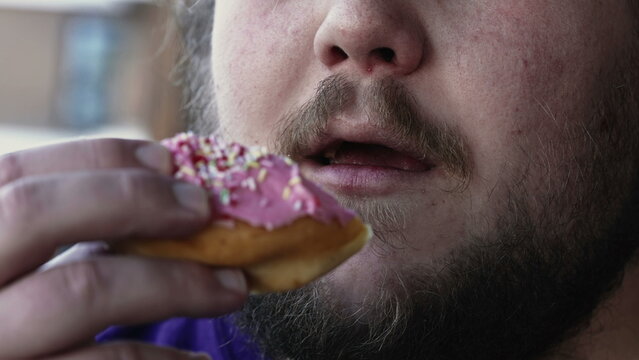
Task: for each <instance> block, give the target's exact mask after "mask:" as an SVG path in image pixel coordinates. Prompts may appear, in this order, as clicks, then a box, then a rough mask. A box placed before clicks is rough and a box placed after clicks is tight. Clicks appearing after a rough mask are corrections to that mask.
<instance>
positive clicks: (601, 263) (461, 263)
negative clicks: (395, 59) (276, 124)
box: [183, 0, 639, 360]
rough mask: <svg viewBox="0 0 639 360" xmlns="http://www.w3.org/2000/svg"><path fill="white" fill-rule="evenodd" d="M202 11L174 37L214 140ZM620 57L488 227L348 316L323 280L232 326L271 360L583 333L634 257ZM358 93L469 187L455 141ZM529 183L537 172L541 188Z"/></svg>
mask: <svg viewBox="0 0 639 360" xmlns="http://www.w3.org/2000/svg"><path fill="white" fill-rule="evenodd" d="M213 3H214V2H213V1H211V0H202V1H201V2H198V3H197V6H198V7H199V9H198V11H193V12H190V16H191V17H189V18H188V21H187V20H185V21H184V24H187V25H188V24H199V26H200V27H201V28H196V27H187V28H186V30H185V32H184V34H185V35H186V37H187V41H186V42H185V43H186V44H187V49H186V50H187V58H186V59H189V60H188V62H186V63H184V65H185V67H184V68H183V70H184V72H183V73H184V76H185V83H186V84H188V85H190V86H186V87H185V92H186V93H185V97H186V99H187V104H188V105H189V106H188V107H187V110H188V112H187V117H188V119H189V123H190V125H191V126H190V127H191V129H193V130H196V131H200V132H206V133H208V132H211V131H212V130H214V126H213V122H211V121H210V119H211V118H212V115H211V114H212V113H213V112H214V110H213V106H212V104H211V99H212V97H211V94H212V92H211V90H210V89H211V87H210V83H209V81H208V80H209V79H210V70H209V68H208V64H210V61H209V59H210V58H209V57H208V55H210V48H209V47H208V46H209V42H208V41H201V39H202V34H210V19H211V18H212V15H211V14H212V11H213ZM205 10H206V11H205ZM193 17H196V18H197V19H195V20H194V19H193ZM198 19H199V20H198ZM189 26H191V25H189ZM207 26H208V27H207ZM193 39H200V41H199V42H198V41H195V40H193ZM189 44H190V45H189ZM196 45H197V46H196ZM189 46H190V47H189ZM189 49H191V50H189ZM203 49H204V50H203ZM627 59H628V60H627V62H626V61H624V62H623V64H620V65H619V66H617V67H615V69H614V70H611V71H610V72H606V74H602V75H601V76H600V84H601V86H600V89H602V91H601V93H600V94H596V95H593V98H594V99H597V100H596V101H594V103H595V104H593V106H592V111H591V112H590V114H591V115H592V116H591V117H590V118H589V119H588V120H584V121H582V122H581V123H580V124H578V126H575V127H574V128H571V129H562V135H561V136H560V138H559V139H558V140H557V141H554V142H549V143H547V144H544V146H545V147H546V148H545V149H544V151H543V153H544V154H545V155H546V156H548V157H561V159H560V160H558V161H556V163H557V164H560V165H561V166H560V165H556V166H554V167H546V164H547V163H548V162H546V161H542V159H538V161H532V160H531V163H529V164H520V167H519V169H520V172H519V173H520V174H521V176H520V177H518V178H517V179H514V180H510V181H508V182H507V185H505V186H504V187H505V188H506V190H505V191H504V194H505V195H504V196H502V197H501V200H500V201H499V203H498V204H496V205H495V207H494V209H495V210H494V214H490V219H489V220H487V221H486V222H487V223H490V224H491V225H490V226H489V227H487V228H486V229H484V230H482V231H479V230H478V231H476V232H475V233H473V232H471V231H468V233H467V236H466V238H464V239H460V240H459V241H458V242H457V243H458V244H460V245H458V246H456V247H455V248H453V249H451V250H450V251H449V252H448V253H447V254H445V255H443V256H441V257H438V258H437V259H433V260H432V261H430V262H429V263H428V264H427V265H426V264H423V265H410V266H409V265H406V266H403V267H390V266H387V267H385V268H384V269H383V270H382V272H383V275H382V276H380V278H381V279H382V280H380V282H379V283H377V284H375V288H374V290H372V291H371V292H370V294H367V295H366V296H364V298H363V299H362V300H361V303H358V304H357V306H353V304H347V303H345V302H344V301H343V300H342V299H340V296H339V294H338V292H339V291H338V289H336V287H335V286H334V284H333V282H332V280H331V275H329V276H327V277H325V278H323V279H321V280H319V281H317V282H315V283H313V284H311V285H309V286H307V287H305V288H302V289H298V290H294V291H289V292H285V293H281V294H268V295H262V296H253V297H251V298H250V299H249V301H248V303H247V305H246V306H245V308H244V309H243V310H242V311H241V312H239V313H237V314H235V315H234V319H235V321H236V323H237V324H238V326H239V327H240V328H241V329H242V330H243V331H244V332H246V333H248V334H249V335H251V336H252V337H253V339H255V341H256V342H257V343H258V345H259V346H260V347H261V348H262V349H263V351H264V353H265V355H266V356H267V357H270V358H274V359H295V360H312V359H317V360H320V359H321V360H326V359H345V360H346V359H367V360H376V359H386V360H387V359H406V360H410V359H429V360H438V359H442V360H443V359H446V360H454V359H477V360H481V359H491V360H494V359H513V360H515V359H517V360H525V359H537V358H541V357H544V356H549V355H551V354H554V353H556V351H557V349H558V347H559V345H562V344H565V343H566V341H567V340H568V339H570V338H571V337H573V336H574V335H576V334H578V333H579V332H580V331H581V330H582V329H583V328H584V327H586V326H588V323H589V320H590V319H591V317H592V315H593V313H594V312H595V311H596V310H597V308H598V307H599V306H601V305H602V304H603V303H605V300H606V299H607V298H608V296H609V295H610V294H611V293H612V292H613V291H614V290H615V289H616V288H617V287H618V285H619V284H620V281H621V279H622V277H623V272H624V269H625V268H626V266H629V265H630V264H631V262H632V259H633V257H634V254H635V251H636V248H637V235H639V229H638V226H637V222H636V219H637V216H638V215H639V211H638V210H639V209H638V208H637V207H638V204H639V195H638V193H637V189H638V188H639V186H638V185H639V184H638V183H637V173H636V169H637V168H638V165H639V164H638V163H637V154H639V146H638V145H637V141H636V139H637V138H639V134H638V132H639V131H638V126H637V125H636V124H635V122H636V118H637V115H638V114H639V109H638V106H637V102H638V101H637V98H636V96H637V95H635V94H636V93H637V91H638V89H637V76H636V74H635V73H634V71H633V72H631V71H628V69H633V67H634V65H633V64H636V63H637V62H636V61H637V57H635V56H629V57H627ZM632 59H634V60H632ZM611 79H612V80H611ZM333 80H334V81H333V82H329V83H327V84H325V85H327V86H324V87H322V86H320V88H319V90H318V93H317V94H316V96H315V98H314V99H313V100H311V101H310V102H309V103H308V104H306V105H305V106H303V107H302V108H300V109H297V110H296V111H293V112H292V113H291V114H288V115H287V116H286V117H285V118H284V119H282V127H281V129H280V134H279V136H278V137H277V139H278V141H279V140H281V141H282V143H281V144H276V145H277V146H278V148H279V149H280V150H281V152H283V153H285V154H291V155H293V156H294V155H295V154H298V153H301V149H302V148H303V147H304V146H305V144H307V143H308V139H309V137H312V136H317V134H318V132H319V133H321V131H322V127H323V123H324V122H325V120H326V118H327V117H328V116H330V114H331V112H333V111H339V110H340V109H341V107H342V106H343V105H344V104H343V102H344V101H345V99H348V96H349V90H348V89H349V84H348V81H344V79H342V78H335V79H333ZM619 84H625V86H619ZM323 89H325V90H326V91H324V90H323ZM340 89H341V91H342V92H343V94H339V91H340ZM329 91H333V93H330V92H329ZM335 91H337V92H338V93H335ZM369 93H370V94H378V96H374V95H371V96H370V97H369V98H368V101H369V103H370V104H373V105H372V106H371V109H373V111H375V112H376V113H378V114H379V113H384V116H379V118H381V119H385V120H384V121H386V123H384V124H380V126H384V127H390V128H391V129H392V131H395V132H396V133H397V135H398V136H405V137H407V141H411V142H414V143H415V144H416V145H417V146H420V147H421V148H423V150H424V153H425V154H428V156H429V157H434V158H437V159H438V160H439V161H440V162H442V163H443V164H444V165H445V166H446V167H447V169H448V170H449V172H450V174H452V175H454V176H456V177H457V178H458V179H459V180H460V181H459V183H460V186H459V188H458V189H456V191H460V192H463V191H468V188H467V187H466V186H465V184H466V183H467V178H468V176H469V174H470V172H471V170H470V166H469V164H468V161H467V159H468V156H466V155H467V154H466V152H467V150H466V148H465V146H464V141H463V138H462V137H461V136H459V132H458V131H456V130H455V129H446V128H440V127H437V126H434V125H433V123H434V122H432V121H431V122H429V121H428V120H424V119H422V117H421V116H420V115H419V114H418V113H417V111H414V108H415V104H413V103H412V102H411V101H410V96H403V95H402V90H401V88H400V87H397V86H394V84H392V82H391V84H379V86H378V87H377V88H376V89H375V90H372V91H370V92H369ZM346 102H347V101H346ZM397 109H402V111H397ZM409 120H410V121H409ZM415 124H427V125H429V124H430V125H433V126H426V127H420V126H417V127H415V126H416V125H415ZM309 129H310V130H309ZM408 134H417V135H419V136H416V137H414V138H408V137H409V135H408ZM422 140H423V141H422ZM433 144H435V146H433ZM437 144H440V145H439V146H437ZM451 149H452V150H451ZM566 154H569V155H566ZM566 169H570V171H568V170H566ZM539 174H546V175H545V176H544V177H543V178H544V180H542V181H541V183H538V181H539ZM340 200H341V201H342V202H343V203H345V204H346V205H347V206H349V207H352V208H354V209H355V210H356V211H358V212H359V213H360V214H361V215H362V217H363V218H364V220H365V221H367V222H370V223H371V224H372V225H373V227H374V229H375V232H376V234H377V238H376V239H375V240H374V243H373V245H374V246H377V247H378V248H379V249H381V250H382V251H380V254H381V255H380V256H383V253H384V252H383V250H384V249H387V248H390V247H394V246H399V244H401V243H402V242H405V241H406V240H404V239H403V237H404V234H403V231H402V230H403V227H404V226H405V222H406V216H407V215H408V214H407V211H406V209H405V208H402V207H401V206H399V205H398V204H393V203H380V202H377V201H373V200H370V201H363V200H362V199H355V198H348V197H343V198H341V199H340ZM424 216H426V215H424ZM487 216H488V215H487ZM363 295H364V294H363ZM567 351H568V352H570V351H569V350H567Z"/></svg>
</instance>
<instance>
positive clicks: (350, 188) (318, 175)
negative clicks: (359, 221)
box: [301, 160, 432, 195]
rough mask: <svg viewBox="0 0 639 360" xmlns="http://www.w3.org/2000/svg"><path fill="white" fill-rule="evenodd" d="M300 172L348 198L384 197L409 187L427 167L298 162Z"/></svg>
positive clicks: (423, 173)
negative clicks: (408, 169)
mask: <svg viewBox="0 0 639 360" xmlns="http://www.w3.org/2000/svg"><path fill="white" fill-rule="evenodd" d="M301 167H302V171H303V172H304V173H305V174H306V176H308V177H309V178H310V179H311V180H312V181H314V182H317V183H319V184H321V185H322V186H324V187H325V188H327V189H328V190H331V191H333V192H336V193H340V194H351V195H388V194H392V193H395V192H397V191H400V190H401V189H403V188H405V187H412V186H411V185H412V184H417V183H418V182H419V181H420V180H422V179H423V177H424V176H426V175H428V173H430V171H431V170H432V169H431V168H428V169H424V170H421V171H407V170H401V169H398V168H393V167H385V166H376V165H368V164H329V165H322V164H319V163H317V162H315V161H312V160H304V161H302V162H301Z"/></svg>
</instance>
